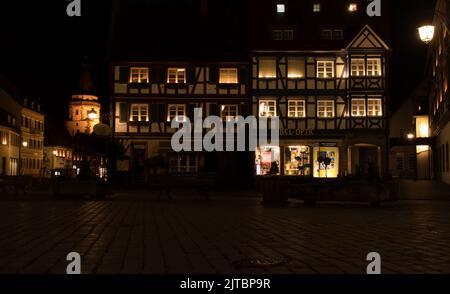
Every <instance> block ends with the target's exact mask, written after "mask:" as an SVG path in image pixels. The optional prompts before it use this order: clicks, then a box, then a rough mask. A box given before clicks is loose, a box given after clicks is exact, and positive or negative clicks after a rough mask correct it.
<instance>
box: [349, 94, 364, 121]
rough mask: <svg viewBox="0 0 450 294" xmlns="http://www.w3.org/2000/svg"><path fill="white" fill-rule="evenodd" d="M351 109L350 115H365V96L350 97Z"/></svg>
mask: <svg viewBox="0 0 450 294" xmlns="http://www.w3.org/2000/svg"><path fill="white" fill-rule="evenodd" d="M355 102H359V103H355ZM361 102H362V103H361ZM351 109H352V111H351V114H352V117H365V116H366V99H365V98H352V100H351Z"/></svg>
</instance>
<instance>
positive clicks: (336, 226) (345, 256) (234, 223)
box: [0, 192, 450, 274]
mask: <svg viewBox="0 0 450 294" xmlns="http://www.w3.org/2000/svg"><path fill="white" fill-rule="evenodd" d="M235 196H236V197H232V198H227V199H225V198H221V197H212V198H211V199H210V200H209V201H206V200H203V199H202V198H197V197H188V196H187V195H175V196H174V200H173V201H168V200H164V199H162V200H157V199H156V195H151V194H149V193H137V192H134V193H128V195H125V194H121V195H118V196H117V197H115V198H114V199H107V200H104V201H88V200H78V199H72V200H67V199H65V200H61V199H51V198H50V197H43V198H26V199H22V200H13V199H11V198H9V199H5V198H3V199H2V200H0V218H1V221H0V254H1V258H0V273H24V274H25V273H61V274H63V273H65V269H66V265H67V262H66V261H65V257H66V255H67V253H69V252H71V251H76V252H79V253H80V254H81V255H82V272H83V273H97V274H110V273H111V274H112V273H121V274H135V273H136V274H153V273H158V274H159V273H180V274H188V273H189V274H193V273H225V274H226V273H246V274H250V273H276V274H283V273H299V274H309V273H311V274H314V273H357V274H358V273H360V274H363V273H365V269H366V266H367V263H368V262H366V261H365V258H366V255H367V253H369V252H372V251H375V252H379V253H380V254H381V256H382V271H383V273H450V250H449V244H450V213H449V212H450V202H447V201H435V202H430V201H428V202H427V201H406V202H398V203H395V204H387V205H384V206H383V207H381V208H372V207H369V206H366V205H364V204H345V205H344V204H320V205H318V206H317V207H314V208H308V207H305V206H303V204H302V203H300V202H295V201H291V202H290V204H289V205H288V206H286V207H264V206H262V205H261V203H260V201H259V199H255V198H239V197H237V196H239V195H235ZM246 258H275V259H282V260H285V261H286V262H285V263H283V264H279V265H276V266H267V267H251V265H249V264H247V265H246V264H245V262H239V261H242V260H243V259H246Z"/></svg>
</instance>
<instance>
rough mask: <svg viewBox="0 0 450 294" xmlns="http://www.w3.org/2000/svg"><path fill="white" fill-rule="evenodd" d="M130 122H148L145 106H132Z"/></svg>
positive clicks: (146, 106) (146, 107)
mask: <svg viewBox="0 0 450 294" xmlns="http://www.w3.org/2000/svg"><path fill="white" fill-rule="evenodd" d="M130 121H149V118H148V105H147V104H132V105H131V117H130Z"/></svg>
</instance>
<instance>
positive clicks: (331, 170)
mask: <svg viewBox="0 0 450 294" xmlns="http://www.w3.org/2000/svg"><path fill="white" fill-rule="evenodd" d="M335 146H336V144H334V143H322V144H320V145H319V146H316V147H314V158H313V160H314V177H315V178H337V177H338V175H339V148H338V147H335Z"/></svg>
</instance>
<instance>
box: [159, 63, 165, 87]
mask: <svg viewBox="0 0 450 294" xmlns="http://www.w3.org/2000/svg"><path fill="white" fill-rule="evenodd" d="M158 72H159V74H158V82H159V83H160V84H165V83H167V68H165V67H163V68H160V69H159V70H158Z"/></svg>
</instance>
